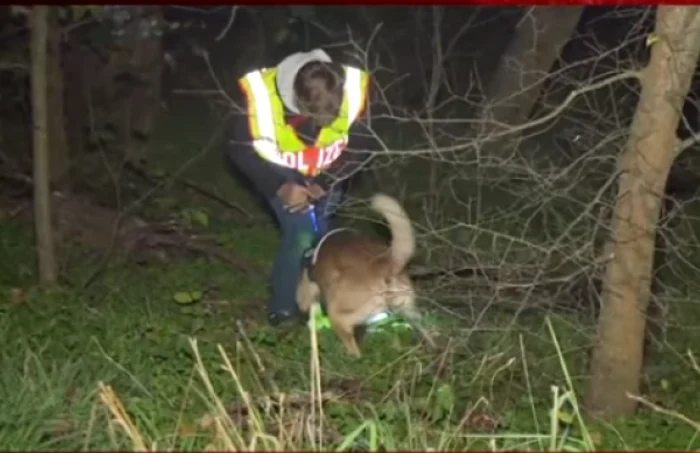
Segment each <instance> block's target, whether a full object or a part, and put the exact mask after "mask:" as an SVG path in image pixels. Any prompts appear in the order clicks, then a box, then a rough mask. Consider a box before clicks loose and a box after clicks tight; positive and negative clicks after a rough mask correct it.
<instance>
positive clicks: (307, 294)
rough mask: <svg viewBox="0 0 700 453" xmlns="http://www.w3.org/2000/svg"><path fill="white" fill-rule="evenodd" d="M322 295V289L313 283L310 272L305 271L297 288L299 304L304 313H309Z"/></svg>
mask: <svg viewBox="0 0 700 453" xmlns="http://www.w3.org/2000/svg"><path fill="white" fill-rule="evenodd" d="M320 295H321V288H320V287H319V286H318V284H316V283H315V282H313V281H311V278H310V277H309V271H308V270H306V269H304V272H303V273H302V275H301V279H300V280H299V286H298V287H297V304H298V306H299V310H300V311H301V312H302V313H308V311H309V309H311V305H313V303H314V302H316V301H317V300H318V298H319V296H320Z"/></svg>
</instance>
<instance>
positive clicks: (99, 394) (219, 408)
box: [0, 107, 700, 451]
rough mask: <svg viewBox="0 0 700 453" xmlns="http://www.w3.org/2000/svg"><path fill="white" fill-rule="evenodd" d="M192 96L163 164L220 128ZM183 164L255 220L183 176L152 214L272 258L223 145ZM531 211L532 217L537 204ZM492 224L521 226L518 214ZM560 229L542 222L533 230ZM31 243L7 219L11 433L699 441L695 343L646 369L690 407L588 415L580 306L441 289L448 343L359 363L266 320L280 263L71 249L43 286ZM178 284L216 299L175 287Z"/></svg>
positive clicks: (486, 444) (55, 441) (5, 365)
mask: <svg viewBox="0 0 700 453" xmlns="http://www.w3.org/2000/svg"><path fill="white" fill-rule="evenodd" d="M193 109H194V107H192V108H191V109H190V110H189V115H187V114H184V113H182V112H180V113H178V112H177V111H176V112H172V113H171V114H170V116H169V123H165V124H164V125H162V127H161V131H160V133H159V134H157V135H156V139H155V143H154V149H153V150H152V153H151V154H150V156H151V157H152V158H153V159H154V160H155V162H160V163H161V164H160V165H161V166H162V169H164V170H166V171H168V172H172V171H175V170H178V169H179V168H181V166H182V165H183V164H184V163H185V162H187V161H189V160H190V159H192V158H193V157H195V156H197V155H198V153H200V151H201V150H202V146H203V144H204V143H205V142H206V141H207V140H209V138H211V134H212V133H213V130H212V127H211V124H212V119H211V118H210V117H208V116H207V114H205V113H203V112H202V111H201V110H193ZM193 111H195V112H196V114H193V113H192V112H193ZM193 116H196V117H197V121H193V120H192V118H193ZM153 165H154V166H155V168H153V169H155V170H157V169H158V165H156V164H153ZM186 175H187V177H188V178H191V179H193V180H195V181H198V182H200V183H201V184H202V186H203V187H205V188H207V189H210V190H213V191H216V192H217V193H219V194H221V195H222V196H225V197H227V198H228V199H232V200H235V201H237V202H239V203H241V204H242V205H243V206H245V207H246V209H249V210H250V211H251V212H252V213H253V214H254V217H255V219H256V220H255V221H254V222H253V223H252V224H251V223H250V222H241V220H240V217H237V215H236V214H235V213H232V212H231V211H228V210H225V209H223V208H221V207H220V206H218V205H216V204H211V203H205V202H203V201H202V200H201V198H197V197H196V196H194V195H192V193H189V192H186V191H184V192H183V191H182V190H176V188H174V187H166V189H165V190H163V191H160V192H158V193H156V194H155V196H154V197H153V198H152V199H150V200H149V202H148V204H146V205H145V207H144V208H143V209H142V210H141V212H142V213H144V214H147V215H148V216H150V217H155V218H159V217H175V218H178V219H182V218H183V216H185V213H187V212H191V211H192V210H195V211H203V212H206V217H207V221H206V222H205V223H206V226H204V225H196V226H197V227H198V228H201V229H203V230H206V233H208V234H212V235H215V236H217V237H218V238H219V240H220V241H221V243H222V244H224V245H225V246H226V247H229V248H230V249H231V250H235V251H236V253H238V254H239V255H241V256H242V257H244V258H245V259H248V260H251V261H255V262H257V263H260V264H261V265H262V266H263V268H265V269H269V267H270V264H271V260H272V256H273V254H274V250H275V247H276V245H277V232H276V230H275V228H274V226H273V225H272V222H270V221H269V220H268V219H267V218H266V217H265V216H264V214H263V213H262V212H261V211H260V210H259V209H257V208H256V204H255V203H254V202H253V201H252V198H251V197H250V196H248V195H247V194H246V193H245V192H244V191H242V190H241V188H240V187H239V186H238V185H236V184H235V182H234V181H233V180H232V179H231V178H230V177H229V176H228V175H227V173H226V172H225V171H224V170H223V165H222V156H221V153H220V149H218V148H216V147H214V148H212V149H211V150H209V151H207V152H205V153H202V154H201V158H199V159H197V160H195V162H194V163H193V164H192V166H191V167H190V168H189V169H188V170H187V172H186ZM426 190H427V189H426ZM498 197H503V200H502V201H503V206H502V207H499V205H498V203H496V202H495V201H494V200H495V199H496V198H498ZM490 201H491V203H490V206H489V209H491V210H492V211H490V212H492V213H493V212H498V209H503V210H504V212H505V206H508V205H509V203H512V200H510V201H509V200H507V199H506V197H505V196H504V195H503V194H501V195H494V194H491V198H490ZM520 208H522V211H523V213H522V215H523V216H524V217H529V216H532V215H533V213H532V212H531V211H532V209H530V208H533V207H532V206H526V207H522V206H520ZM414 209H415V210H416V211H415V212H419V211H420V205H418V204H417V205H416V206H414ZM533 209H534V208H533ZM511 220H512V219H511ZM536 222H542V223H536ZM195 223H196V222H195ZM564 223H566V222H564ZM479 226H481V227H482V228H484V229H485V230H488V228H487V227H489V228H491V229H493V230H496V231H505V230H507V229H508V228H513V231H512V232H511V234H512V235H513V236H516V235H517V234H520V232H519V231H518V223H517V222H514V223H512V225H510V224H509V225H507V226H504V224H503V222H501V223H499V224H498V225H495V224H494V225H488V224H485V223H480V224H479ZM548 227H551V225H549V224H547V223H546V222H544V221H542V220H541V219H535V220H533V225H532V226H531V229H532V230H545V229H547V228H548ZM470 231H471V230H470ZM460 234H461V233H460ZM481 234H482V235H484V236H485V237H484V238H477V239H476V240H475V241H474V242H471V243H470V242H468V241H467V240H466V239H465V240H463V241H462V242H460V238H459V236H456V237H455V238H452V240H455V241H457V243H460V244H463V246H464V247H465V248H469V247H473V246H474V245H475V244H476V245H481V246H483V248H484V249H485V250H487V249H488V247H489V244H490V243H491V242H492V241H493V238H489V237H488V231H485V232H484V233H481ZM536 234H537V231H533V233H532V235H533V236H536ZM490 246H491V247H493V244H490ZM33 247H34V244H33V234H32V231H31V229H27V228H26V227H25V226H22V225H19V224H15V223H12V222H4V223H2V224H0V256H2V261H0V341H1V342H2V345H3V348H2V349H0V367H1V369H2V377H1V378H0V379H1V380H2V382H1V383H0V449H12V450H20V449H24V450H107V449H110V450H111V449H133V448H138V447H143V448H149V449H158V450H197V449H200V450H201V449H203V448H205V447H210V448H214V449H218V450H222V449H236V450H241V449H255V448H257V449H266V450H269V449H281V450H283V449H293V450H304V449H306V450H308V449H316V450H318V449H322V448H323V449H340V450H343V449H345V450H347V449H355V450H357V449H362V450H372V451H375V450H426V449H428V448H431V449H433V450H463V449H478V450H513V449H517V450H524V449H527V450H536V451H542V450H561V449H562V448H566V449H569V450H574V451H580V450H591V449H593V448H597V449H622V448H624V449H647V450H648V449H661V448H664V449H669V448H673V449H697V448H700V442H698V440H696V435H697V433H696V430H695V429H694V427H693V426H691V425H690V424H688V423H684V422H682V421H679V419H678V416H677V414H679V413H683V414H685V415H687V416H688V417H689V418H690V419H700V415H698V411H699V410H700V407H699V406H698V399H697V398H696V395H697V388H698V386H700V375H698V373H696V372H695V371H694V370H693V369H692V367H691V366H689V365H688V361H687V360H686V359H685V357H684V356H683V355H682V354H675V355H674V354H671V353H668V351H666V350H661V349H659V350H658V351H656V353H655V355H654V357H653V361H652V363H653V366H652V367H651V368H650V370H649V377H648V381H649V385H650V390H649V392H648V394H647V395H646V397H647V398H648V399H649V400H650V401H653V402H654V403H655V404H658V405H660V406H662V407H664V408H668V409H669V410H673V411H677V412H676V413H674V414H675V415H674V414H671V415H669V414H664V413H660V412H654V411H650V410H647V409H642V410H641V411H640V412H639V414H638V415H637V416H635V417H633V418H631V419H629V420H625V421H621V422H619V423H617V424H615V425H614V426H608V425H603V424H598V423H596V422H595V421H590V420H589V421H588V422H587V424H583V423H582V422H581V420H579V419H578V418H577V417H576V414H575V408H576V401H575V399H573V396H579V397H580V391H581V389H582V388H583V385H584V383H585V378H586V367H587V354H588V350H589V347H590V345H591V341H592V340H591V339H592V336H593V327H592V326H591V325H590V321H588V320H586V319H585V318H584V317H583V316H579V315H575V314H568V315H562V314H558V313H556V312H551V313H549V314H547V313H545V312H543V311H537V312H530V313H528V314H527V315H526V316H523V317H522V318H521V320H520V321H519V322H518V323H517V324H516V325H513V323H512V312H510V311H507V310H505V309H501V308H499V307H497V306H496V307H493V308H491V309H490V310H488V312H487V313H486V315H485V316H484V317H482V318H479V319H478V320H477V319H476V317H475V316H474V315H473V314H472V312H471V308H473V307H471V306H470V305H471V303H472V300H471V299H467V297H466V296H465V297H464V298H462V299H460V303H461V308H459V307H458V309H457V311H456V312H455V311H451V312H449V311H447V309H446V308H444V304H443V303H442V302H444V301H443V300H441V299H440V293H439V292H438V293H437V297H436V298H435V300H434V301H433V302H434V303H433V304H428V303H425V304H422V307H424V308H425V309H426V310H427V323H428V327H429V328H430V329H432V330H433V331H434V332H435V333H436V334H437V340H438V343H439V348H438V349H437V350H429V349H427V348H425V347H423V346H421V345H420V344H419V343H418V341H417V339H416V337H414V334H413V333H412V332H410V331H402V332H401V333H394V334H392V333H376V334H373V335H370V336H369V337H368V338H367V339H366V341H365V342H364V343H363V345H362V348H363V357H362V358H360V359H353V358H350V357H349V356H348V355H347V354H346V353H345V352H344V350H343V349H342V346H341V344H340V342H339V340H338V339H337V338H336V337H335V336H334V334H333V333H332V332H330V331H322V332H321V333H319V334H318V337H316V336H314V335H312V334H310V331H309V330H308V329H306V328H305V327H303V326H299V327H298V328H292V329H284V330H278V329H273V328H270V327H269V326H267V324H266V323H265V316H264V313H265V299H266V297H267V288H266V276H265V275H255V276H246V277H244V276H241V275H239V274H237V272H236V271H235V270H233V269H231V268H230V267H229V266H228V265H226V264H223V263H220V262H217V261H212V260H208V259H204V258H192V259H174V260H170V261H169V262H168V263H167V264H158V265H155V264H151V265H149V266H136V265H134V264H131V263H128V262H123V261H120V260H118V259H113V260H111V261H110V262H109V264H108V266H107V267H106V268H105V269H104V271H103V272H102V273H100V274H99V275H98V277H97V278H96V279H94V280H92V283H91V285H89V286H88V287H87V288H83V287H82V284H81V282H85V281H87V280H88V277H90V276H93V275H94V271H95V268H94V262H91V263H92V264H85V263H82V262H80V261H79V260H76V262H75V264H73V265H72V266H71V267H70V268H68V269H66V272H67V274H68V275H67V277H69V279H70V281H71V282H74V284H73V286H70V287H68V286H65V287H58V288H53V289H43V290H42V289H38V288H36V287H35V282H36V274H35V256H34V250H33ZM77 256H79V255H77ZM510 260H514V258H510ZM181 292H201V293H202V297H201V298H200V300H197V301H195V302H194V303H178V302H177V301H176V300H175V294H177V293H181ZM681 292H682V290H681ZM465 294H466V293H465ZM470 297H471V296H470ZM685 299H688V297H685ZM453 305H454V304H453ZM441 307H443V308H441ZM686 309H687V311H688V312H687V313H686V314H684V315H683V319H686V320H693V319H697V317H698V316H697V313H695V310H694V309H693V306H692V305H690V304H687V307H686V308H684V310H686ZM452 310H455V308H454V307H452ZM475 310H476V311H477V312H478V311H479V310H480V308H478V307H477V308H475ZM689 322H690V321H689ZM685 327H687V326H684V328H679V329H675V330H672V331H670V332H669V338H671V339H672V340H671V341H672V342H673V344H674V345H675V346H676V347H677V348H678V349H680V350H681V351H682V350H683V349H681V348H693V347H694V346H695V345H696V336H693V335H692V334H689V333H688V332H689V330H688V329H686V328H685ZM193 338H194V339H196V342H193V341H192V339H193ZM316 378H318V381H316ZM553 389H554V390H553ZM319 395H320V396H319ZM319 401H322V402H323V404H322V410H323V418H321V417H320V416H318V407H319V406H318V404H317V403H318V402H319ZM122 405H123V409H122ZM559 406H561V410H554V409H555V408H556V407H559ZM553 414H555V415H553ZM494 421H496V422H498V427H494ZM317 431H320V438H321V439H322V440H323V443H322V444H321V443H320V442H319V435H318V433H317Z"/></svg>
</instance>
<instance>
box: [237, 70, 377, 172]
mask: <svg viewBox="0 0 700 453" xmlns="http://www.w3.org/2000/svg"><path fill="white" fill-rule="evenodd" d="M276 75H277V69H276V68H274V69H264V70H262V71H253V72H251V73H249V74H247V75H245V76H244V77H243V78H241V80H240V84H241V87H242V88H243V91H244V92H245V93H246V95H247V98H248V120H249V122H250V131H251V135H252V138H253V146H254V148H255V150H256V152H257V153H258V155H260V157H262V158H263V159H266V160H268V161H270V162H273V163H275V164H277V165H282V166H284V167H290V168H294V169H296V170H298V171H300V172H302V173H304V174H307V175H310V176H313V175H316V174H317V173H319V172H320V171H321V170H323V169H325V168H327V167H328V166H330V165H331V164H332V163H333V161H335V160H336V159H337V158H338V157H340V154H341V153H342V152H343V150H344V149H345V148H346V147H347V144H348V138H349V137H348V131H349V130H350V126H351V125H352V123H353V122H354V121H355V120H356V119H357V117H358V116H359V115H360V114H361V113H362V110H363V109H364V107H365V102H366V99H367V85H368V82H369V77H368V75H367V73H365V72H364V71H361V70H359V69H356V68H352V67H345V85H344V95H343V104H342V106H341V110H340V114H339V116H338V118H336V120H335V121H334V122H333V123H331V124H330V125H328V126H326V127H324V128H323V129H322V130H321V132H320V134H319V137H318V139H317V142H316V143H315V144H314V145H312V146H307V145H305V144H304V143H303V142H302V141H301V140H300V139H299V137H298V136H297V134H296V131H295V130H294V128H293V127H292V126H290V125H288V124H287V123H286V120H285V110H284V104H283V102H282V99H281V98H280V96H279V94H278V93H277V88H276Z"/></svg>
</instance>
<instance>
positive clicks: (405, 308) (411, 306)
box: [389, 289, 435, 348]
mask: <svg viewBox="0 0 700 453" xmlns="http://www.w3.org/2000/svg"><path fill="white" fill-rule="evenodd" d="M389 308H391V309H392V310H393V311H395V312H396V313H398V314H399V315H401V316H403V317H404V318H406V319H407V320H408V321H409V322H410V323H411V325H412V326H413V327H414V328H415V329H416V330H418V332H419V333H420V334H421V335H422V336H423V338H424V339H425V341H426V342H427V343H428V344H429V345H430V347H433V348H434V347H435V341H434V340H433V337H432V336H431V335H430V334H429V333H428V331H427V330H425V329H424V328H423V326H422V324H423V323H422V321H423V317H422V316H421V314H420V312H418V309H417V308H416V293H415V292H413V289H410V290H408V291H402V292H401V293H399V294H397V295H395V296H393V297H392V298H391V300H390V301H389Z"/></svg>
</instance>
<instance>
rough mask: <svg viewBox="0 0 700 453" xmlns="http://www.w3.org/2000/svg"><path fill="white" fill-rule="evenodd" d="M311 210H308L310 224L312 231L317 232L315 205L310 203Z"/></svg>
mask: <svg viewBox="0 0 700 453" xmlns="http://www.w3.org/2000/svg"><path fill="white" fill-rule="evenodd" d="M310 208H311V210H310V211H309V217H310V218H311V225H313V227H314V233H318V216H317V215H316V206H315V205H310Z"/></svg>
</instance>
